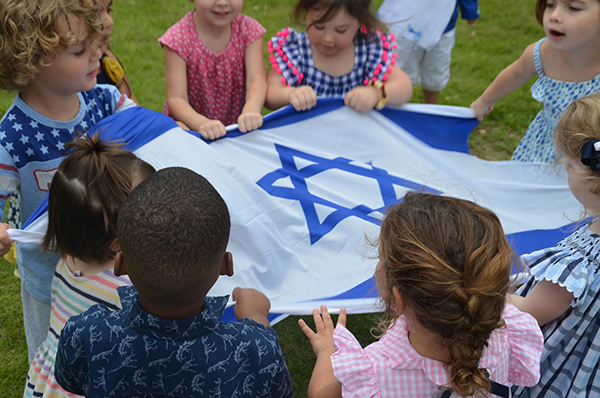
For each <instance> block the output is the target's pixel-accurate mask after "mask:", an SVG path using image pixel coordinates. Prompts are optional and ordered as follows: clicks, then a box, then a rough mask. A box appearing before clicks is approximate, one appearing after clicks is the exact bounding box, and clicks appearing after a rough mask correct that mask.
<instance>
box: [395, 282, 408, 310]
mask: <svg viewBox="0 0 600 398" xmlns="http://www.w3.org/2000/svg"><path fill="white" fill-rule="evenodd" d="M392 294H393V295H394V303H393V304H394V309H395V310H396V314H397V316H400V315H402V314H403V313H404V310H405V309H406V304H405V303H404V300H403V299H402V295H401V294H400V290H398V288H397V287H396V286H394V287H393V288H392Z"/></svg>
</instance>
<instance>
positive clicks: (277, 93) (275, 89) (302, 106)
mask: <svg viewBox="0 0 600 398" xmlns="http://www.w3.org/2000/svg"><path fill="white" fill-rule="evenodd" d="M267 84H268V87H267V100H266V103H265V106H266V107H267V108H269V109H279V108H281V107H282V106H286V105H289V104H291V105H292V106H293V107H294V109H296V110H297V111H306V110H309V109H310V108H312V107H313V106H315V105H316V103H317V94H316V93H315V90H313V88H312V87H310V86H298V87H287V84H286V83H282V82H281V75H280V74H278V73H277V72H276V71H275V69H271V70H269V74H268V76H267Z"/></svg>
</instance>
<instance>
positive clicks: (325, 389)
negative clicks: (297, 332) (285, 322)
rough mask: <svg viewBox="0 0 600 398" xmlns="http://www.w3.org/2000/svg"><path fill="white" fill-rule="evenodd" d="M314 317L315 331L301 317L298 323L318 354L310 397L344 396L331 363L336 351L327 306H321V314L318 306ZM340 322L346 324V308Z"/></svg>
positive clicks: (311, 378) (309, 388) (311, 381)
mask: <svg viewBox="0 0 600 398" xmlns="http://www.w3.org/2000/svg"><path fill="white" fill-rule="evenodd" d="M313 319H314V321H315V329H316V330H317V332H316V333H315V332H313V331H312V329H311V328H310V327H308V325H307V324H306V322H304V320H302V319H300V320H299V321H298V324H299V325H300V328H301V329H302V331H303V332H304V334H305V335H306V337H308V340H310V344H311V346H312V348H313V351H314V352H315V355H316V356H317V362H316V363H315V368H314V369H313V372H312V376H311V377H310V383H309V385H308V396H309V398H333V397H335V398H338V397H341V396H342V384H341V383H340V382H339V381H337V379H336V378H335V376H334V374H333V367H332V365H331V355H332V354H333V353H334V352H335V348H334V346H333V331H334V326H333V321H332V320H331V316H330V315H329V312H328V311H327V307H326V306H324V305H322V306H321V314H319V310H317V309H316V308H315V309H314V310H313ZM338 324H341V325H344V326H345V325H346V309H345V308H342V309H341V310H340V316H339V318H338Z"/></svg>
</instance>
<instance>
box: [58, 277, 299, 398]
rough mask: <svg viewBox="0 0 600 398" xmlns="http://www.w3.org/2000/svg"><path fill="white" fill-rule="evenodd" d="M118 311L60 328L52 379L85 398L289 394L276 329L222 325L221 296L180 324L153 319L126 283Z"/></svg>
mask: <svg viewBox="0 0 600 398" xmlns="http://www.w3.org/2000/svg"><path fill="white" fill-rule="evenodd" d="M118 292H119V296H120V298H121V304H122V306H123V309H122V310H118V311H114V312H113V311H111V310H110V309H108V308H107V307H105V306H101V305H96V306H93V307H91V308H90V309H89V310H87V311H86V312H84V313H82V314H81V315H78V316H75V317H72V318H71V319H70V320H69V321H68V322H67V324H66V325H65V327H64V329H63V331H62V334H61V338H60V342H59V344H58V353H57V357H56V367H55V373H56V379H57V381H58V383H59V384H60V385H61V386H62V387H63V388H64V389H66V390H67V391H71V392H73V393H76V394H81V395H85V396H86V397H111V396H114V397H125V396H126V397H132V398H133V397H167V396H169V397H223V398H225V397H292V387H291V382H290V376H289V373H288V370H287V366H286V364H285V361H284V359H283V354H282V352H281V349H280V348H279V339H278V337H277V334H276V333H275V331H274V330H273V329H271V328H269V327H266V326H264V325H261V324H258V323H256V322H254V321H252V320H250V319H240V320H238V321H236V322H230V323H223V322H221V317H222V316H223V311H224V309H225V305H226V304H227V296H224V297H206V298H205V299H204V304H205V309H204V310H203V311H202V312H201V313H200V314H199V315H197V316H195V317H193V318H189V319H183V320H167V319H161V318H157V317H155V316H153V315H151V314H149V313H147V312H145V311H144V310H143V309H142V308H141V307H140V305H139V302H138V294H137V291H136V290H135V287H133V286H126V287H119V288H118Z"/></svg>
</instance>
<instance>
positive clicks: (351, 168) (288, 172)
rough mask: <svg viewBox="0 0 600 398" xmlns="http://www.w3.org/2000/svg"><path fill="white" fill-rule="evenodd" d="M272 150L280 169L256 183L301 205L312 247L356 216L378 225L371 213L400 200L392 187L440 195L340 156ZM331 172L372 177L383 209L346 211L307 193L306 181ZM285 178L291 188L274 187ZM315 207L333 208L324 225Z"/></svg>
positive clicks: (379, 222)
mask: <svg viewBox="0 0 600 398" xmlns="http://www.w3.org/2000/svg"><path fill="white" fill-rule="evenodd" d="M275 149H276V150H277V152H278V153H279V159H280V160H281V166H282V167H281V168H280V169H277V170H275V171H273V172H271V173H268V174H266V175H265V176H263V177H262V178H261V179H260V180H258V181H257V184H258V186H260V187H261V188H262V189H264V190H265V191H266V192H267V193H268V194H269V195H271V196H276V197H279V198H284V199H290V200H297V201H299V202H300V205H301V206H302V210H303V212H304V215H305V217H306V223H307V225H308V229H309V233H310V243H311V245H313V244H315V243H316V242H318V241H319V239H321V238H322V237H323V236H325V235H327V234H328V233H329V232H331V231H332V230H333V229H334V228H335V227H336V225H337V224H338V223H339V222H341V221H342V220H344V219H345V218H347V217H358V218H361V219H363V220H366V221H369V222H371V223H373V224H376V225H380V224H381V219H380V218H378V217H376V216H374V215H373V213H378V212H382V211H383V210H384V209H386V208H387V207H389V206H390V205H392V204H395V203H398V202H400V201H401V200H402V198H398V197H397V196H396V191H395V189H394V186H402V187H406V188H409V189H411V190H416V191H419V192H429V193H434V194H438V195H439V194H441V192H440V191H438V190H435V189H433V188H431V187H428V186H426V185H423V184H419V183H417V182H414V181H410V180H407V179H404V178H400V177H396V176H393V175H390V174H389V173H388V172H387V171H386V170H384V169H380V168H377V167H374V166H372V165H371V168H365V167H361V166H356V165H353V164H351V162H352V160H351V159H346V158H342V157H338V158H334V159H326V158H322V157H319V156H315V155H311V154H309V153H306V152H301V151H298V150H296V149H292V148H288V147H285V146H283V145H279V144H275ZM294 158H300V159H305V160H307V161H309V162H311V163H312V164H310V165H308V166H306V167H302V168H300V169H298V167H297V166H296V162H295V161H294ZM332 169H337V170H341V171H344V172H347V173H351V174H355V175H358V176H363V177H367V178H372V179H373V180H375V181H377V183H378V185H379V191H380V193H381V197H382V199H383V203H384V205H383V207H379V208H371V207H369V206H366V205H364V204H361V205H358V206H355V207H353V208H347V207H344V206H341V205H339V204H337V203H334V202H331V201H329V200H327V199H324V198H321V197H319V196H316V195H314V194H312V193H311V192H309V190H308V187H307V183H306V182H307V179H309V178H310V177H313V176H315V175H317V174H319V173H322V172H324V171H327V170H332ZM287 177H289V178H290V180H291V182H292V185H293V188H291V187H281V186H276V185H275V183H276V182H277V181H278V180H280V179H282V178H287ZM316 204H320V205H324V206H328V207H330V208H333V209H334V211H333V212H332V213H330V214H329V215H328V216H327V217H325V219H324V220H323V222H320V221H319V217H318V215H317V210H316V207H315V205H316Z"/></svg>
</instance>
